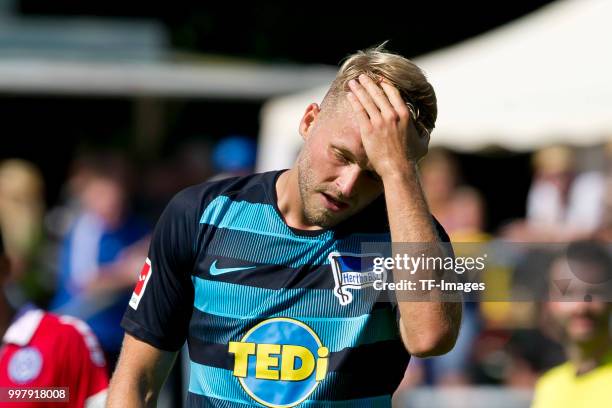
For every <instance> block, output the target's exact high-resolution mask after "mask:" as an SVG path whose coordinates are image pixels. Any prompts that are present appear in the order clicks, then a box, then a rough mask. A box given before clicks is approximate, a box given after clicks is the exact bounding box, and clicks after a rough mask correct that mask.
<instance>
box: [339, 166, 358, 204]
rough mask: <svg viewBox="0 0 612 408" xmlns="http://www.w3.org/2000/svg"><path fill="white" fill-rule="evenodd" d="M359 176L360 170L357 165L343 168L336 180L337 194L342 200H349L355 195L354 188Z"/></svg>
mask: <svg viewBox="0 0 612 408" xmlns="http://www.w3.org/2000/svg"><path fill="white" fill-rule="evenodd" d="M360 174H361V169H360V168H359V166H357V165H352V166H345V167H344V168H343V169H342V173H341V174H340V177H338V178H337V179H336V185H337V187H338V192H339V193H340V194H341V195H342V198H351V197H352V196H353V195H354V194H355V186H356V185H357V181H358V179H359V175H360Z"/></svg>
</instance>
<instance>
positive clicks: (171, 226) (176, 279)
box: [121, 187, 200, 351]
mask: <svg viewBox="0 0 612 408" xmlns="http://www.w3.org/2000/svg"><path fill="white" fill-rule="evenodd" d="M198 196H199V195H198V194H197V191H195V187H190V188H188V189H186V190H183V191H181V192H180V193H178V194H177V195H176V196H174V198H173V199H172V200H171V201H170V203H169V204H168V206H167V207H166V209H165V210H164V212H163V213H162V215H161V217H160V219H159V221H158V222H157V225H156V227H155V231H154V233H153V236H152V239H151V244H150V248H149V253H148V257H147V259H146V260H145V262H144V264H143V267H142V270H141V271H140V275H139V277H138V282H137V283H136V287H135V288H134V292H133V294H132V297H131V299H130V303H129V305H128V307H127V310H126V312H125V314H124V316H123V320H122V321H121V327H123V328H124V329H125V331H126V332H127V333H129V334H131V335H132V336H134V337H136V338H138V339H140V340H142V341H145V342H146V343H149V344H150V345H152V346H154V347H156V348H158V349H162V350H167V351H177V350H178V349H180V348H181V346H182V345H183V343H184V342H185V339H186V337H187V331H188V326H189V319H190V318H191V312H192V307H193V296H194V291H193V283H192V281H191V273H192V270H193V265H194V256H195V249H194V247H195V242H196V237H197V228H198V224H199V222H198V219H197V212H198V208H199V204H200V202H199V201H200V200H199V197H198Z"/></svg>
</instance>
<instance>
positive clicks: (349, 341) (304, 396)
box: [109, 47, 461, 407]
mask: <svg viewBox="0 0 612 408" xmlns="http://www.w3.org/2000/svg"><path fill="white" fill-rule="evenodd" d="M435 118H436V99H435V94H434V91H433V88H432V87H431V85H430V84H429V83H428V82H427V80H426V79H425V77H424V75H423V74H422V72H421V71H420V69H419V68H418V67H416V66H415V65H414V64H413V63H412V62H410V61H409V60H407V59H406V58H404V57H401V56H399V55H396V54H392V53H389V52H387V51H385V50H384V49H383V48H382V47H378V48H375V49H370V50H366V51H363V52H358V53H357V54H355V55H353V56H351V57H349V58H348V59H347V60H346V62H345V63H344V64H343V65H342V67H341V69H340V71H339V73H338V76H337V78H336V80H335V81H334V82H333V83H332V85H331V87H330V90H329V92H328V93H327V95H326V96H325V98H324V100H323V101H322V103H321V105H320V106H319V105H318V104H316V103H312V104H310V105H309V106H308V107H307V108H306V112H305V113H304V116H303V117H302V120H301V122H300V126H299V130H300V134H301V135H302V136H303V138H304V146H303V148H302V150H301V153H300V155H299V157H298V159H297V163H296V166H295V167H293V168H292V169H289V170H280V171H272V172H267V173H261V174H254V175H249V176H242V177H236V178H230V179H225V180H221V181H215V182H208V183H204V184H201V185H197V186H193V187H190V188H187V189H186V190H184V191H182V192H180V193H178V194H177V195H176V196H175V197H174V198H173V199H172V201H171V202H170V204H169V205H168V207H167V208H166V210H165V211H164V213H163V214H162V216H161V218H160V220H159V222H158V224H157V226H156V228H155V232H154V234H153V237H152V242H151V246H150V250H149V256H148V258H147V260H146V262H145V264H144V266H143V268H142V271H141V273H140V277H139V282H138V283H137V285H136V288H135V290H134V293H133V294H132V298H131V300H130V303H129V306H128V307H127V310H126V313H125V315H124V317H123V321H122V326H123V328H125V330H126V336H125V339H124V343H123V349H122V353H121V357H120V360H119V364H118V367H117V370H116V372H115V374H114V377H113V380H112V385H111V391H110V395H109V406H110V407H120V406H121V407H126V406H127V407H135V406H143V405H145V404H147V405H148V404H154V403H155V401H156V398H157V394H158V392H159V389H160V387H161V385H162V383H163V381H164V378H165V376H166V375H167V373H168V370H169V369H170V367H171V366H172V364H173V361H174V359H175V356H176V352H177V350H179V349H180V347H181V346H182V345H183V344H184V342H185V341H187V343H188V348H189V359H190V380H189V385H188V391H189V392H188V398H187V406H189V407H196V406H198V407H248V406H266V407H293V406H300V405H307V406H314V407H330V406H339V407H340V406H341V407H389V406H390V405H391V394H392V393H393V391H394V390H395V388H397V386H398V384H399V383H400V381H401V379H402V377H403V375H404V371H405V369H406V366H407V364H408V361H409V358H410V355H417V356H421V357H424V356H433V355H438V354H443V353H445V352H447V351H448V350H450V349H451V348H452V347H453V345H454V342H455V339H456V336H457V332H458V328H459V322H460V318H461V317H460V316H461V303H460V302H446V301H442V296H441V293H438V292H436V291H435V290H434V291H432V292H430V293H429V297H428V298H427V299H428V300H427V301H420V302H416V301H397V302H381V301H378V300H379V299H378V296H379V295H380V292H378V291H376V290H374V289H373V285H372V281H371V276H372V273H373V272H372V270H371V269H370V268H368V267H367V265H370V266H371V264H372V262H373V261H372V259H370V258H371V256H372V255H371V254H369V253H364V252H362V244H365V243H371V242H380V243H389V242H392V241H393V242H425V243H437V242H440V241H448V237H447V236H446V234H445V232H444V230H443V229H442V227H441V226H440V225H439V224H438V223H437V221H435V220H434V219H433V217H432V216H431V214H430V212H429V210H428V208H427V204H426V202H425V199H424V197H423V192H422V189H421V186H420V184H419V180H418V175H417V169H416V164H417V161H418V160H419V159H420V158H421V157H422V156H423V155H424V154H425V153H426V151H427V146H428V143H429V133H430V132H431V130H432V129H433V126H434V123H435ZM397 278H398V277H397V276H396V277H395V279H397Z"/></svg>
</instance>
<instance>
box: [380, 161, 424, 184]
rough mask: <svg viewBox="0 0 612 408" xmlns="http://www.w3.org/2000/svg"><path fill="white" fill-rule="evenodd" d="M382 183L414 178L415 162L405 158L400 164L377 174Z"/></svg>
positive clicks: (415, 174) (415, 171)
mask: <svg viewBox="0 0 612 408" xmlns="http://www.w3.org/2000/svg"><path fill="white" fill-rule="evenodd" d="M379 176H380V178H381V179H382V180H383V183H384V184H386V183H393V182H397V181H404V180H406V179H413V180H414V179H416V178H417V177H418V171H417V164H416V162H415V161H412V160H405V161H404V162H403V163H402V164H401V165H397V166H394V167H392V168H389V169H388V170H386V171H384V172H383V173H382V174H379Z"/></svg>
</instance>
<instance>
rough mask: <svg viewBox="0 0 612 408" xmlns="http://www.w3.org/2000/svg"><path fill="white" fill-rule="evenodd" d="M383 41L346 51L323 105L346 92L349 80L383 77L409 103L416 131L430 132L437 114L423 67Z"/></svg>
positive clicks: (433, 95)
mask: <svg viewBox="0 0 612 408" xmlns="http://www.w3.org/2000/svg"><path fill="white" fill-rule="evenodd" d="M385 45H386V42H385V43H382V44H380V45H378V46H376V47H372V48H368V49H366V50H362V51H357V52H356V53H355V54H352V55H349V56H348V57H347V58H346V59H345V60H344V62H343V63H342V65H341V67H340V70H339V71H338V74H337V75H336V78H335V79H334V81H333V82H332V84H331V86H330V88H329V90H328V91H327V94H326V95H325V98H324V99H323V102H322V103H321V105H322V107H325V106H331V105H336V104H337V102H338V101H339V100H340V98H344V96H345V95H346V94H347V93H348V91H349V87H348V82H349V81H350V80H351V79H357V77H359V75H361V74H366V75H368V76H369V77H370V78H372V79H373V80H374V81H376V82H380V80H381V79H383V78H384V79H386V80H387V81H388V82H390V83H391V84H392V85H394V86H395V87H396V88H397V89H398V90H399V91H400V94H401V95H402V98H403V99H404V101H405V102H406V103H407V104H409V105H411V108H413V109H411V110H412V111H413V115H414V117H415V118H416V120H415V125H416V127H417V129H419V131H422V130H425V131H427V133H431V131H432V130H433V128H434V126H435V123H436V118H437V116H438V105H437V101H436V93H435V92H434V89H433V86H431V84H430V83H429V82H428V81H427V78H426V77H425V74H424V73H423V71H422V70H421V69H420V68H419V67H418V66H416V65H415V64H414V63H413V62H412V61H410V60H409V59H408V58H405V57H402V56H401V55H398V54H393V53H391V52H389V51H387V50H386V49H385Z"/></svg>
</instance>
